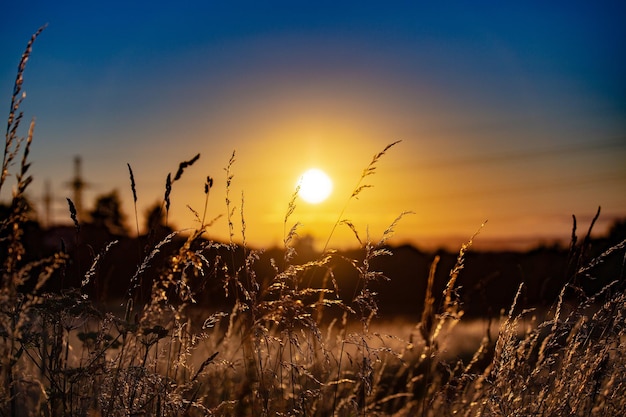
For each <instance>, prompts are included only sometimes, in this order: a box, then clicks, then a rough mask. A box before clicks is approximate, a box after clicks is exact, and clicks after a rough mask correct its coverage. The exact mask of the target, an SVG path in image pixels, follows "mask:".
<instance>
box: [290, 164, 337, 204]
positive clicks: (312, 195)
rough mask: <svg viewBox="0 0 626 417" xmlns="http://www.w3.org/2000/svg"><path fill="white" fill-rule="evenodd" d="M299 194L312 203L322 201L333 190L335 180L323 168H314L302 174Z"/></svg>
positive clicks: (299, 182)
mask: <svg viewBox="0 0 626 417" xmlns="http://www.w3.org/2000/svg"><path fill="white" fill-rule="evenodd" d="M298 185H299V186H300V192H299V195H300V197H302V199H303V200H304V201H306V202H308V203H311V204H317V203H321V202H322V201H324V200H326V199H327V198H328V196H329V195H330V193H331V191H332V190H333V182H332V181H331V179H330V177H329V176H328V175H326V173H325V172H324V171H322V170H319V169H316V168H312V169H309V170H308V171H306V172H305V173H304V174H302V175H301V176H300V180H299V181H298Z"/></svg>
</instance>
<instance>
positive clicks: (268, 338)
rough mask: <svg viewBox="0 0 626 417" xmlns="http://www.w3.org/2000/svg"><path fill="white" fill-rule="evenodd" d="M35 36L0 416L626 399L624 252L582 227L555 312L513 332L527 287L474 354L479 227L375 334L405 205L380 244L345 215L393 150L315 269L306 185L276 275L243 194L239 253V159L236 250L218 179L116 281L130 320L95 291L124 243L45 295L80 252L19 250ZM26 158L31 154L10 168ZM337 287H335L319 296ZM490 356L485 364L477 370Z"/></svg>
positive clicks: (6, 258) (564, 411) (479, 411)
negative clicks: (404, 322)
mask: <svg viewBox="0 0 626 417" xmlns="http://www.w3.org/2000/svg"><path fill="white" fill-rule="evenodd" d="M40 32H41V30H40V31H38V32H37V33H36V34H35V35H34V36H33V38H32V39H31V41H30V42H29V43H28V46H27V48H26V52H25V53H24V55H23V56H22V60H21V61H20V65H19V66H18V77H17V79H16V85H15V87H14V93H13V96H12V100H11V110H10V113H9V121H8V128H7V134H6V136H5V151H4V157H3V165H2V169H3V171H2V178H0V189H1V188H2V186H3V185H4V184H5V180H6V178H8V176H9V175H10V174H9V171H10V170H11V169H16V171H17V172H16V173H15V179H16V181H17V186H16V188H15V190H16V192H15V194H14V195H13V200H12V204H11V210H10V212H9V215H8V217H7V218H6V219H2V222H1V223H0V232H1V235H0V237H2V238H3V240H2V241H0V242H2V245H0V250H1V251H2V252H1V253H2V257H0V259H2V271H1V272H2V287H1V288H0V352H1V353H2V358H1V359H0V374H1V375H0V376H1V378H2V381H3V384H2V386H0V414H1V415H7V416H12V417H13V416H15V417H21V416H26V415H47V416H54V417H56V416H66V415H106V416H114V417H116V416H133V415H154V416H159V417H160V416H168V417H169V416H177V415H185V416H190V417H192V416H201V415H202V416H204V415H214V416H238V415H261V416H271V415H306V416H311V417H314V416H327V415H332V416H337V417H339V416H341V417H344V416H352V415H362V416H395V417H402V416H412V415H419V414H421V415H424V416H435V415H462V416H488V415H510V416H525V415H575V416H587V415H618V414H619V413H620V412H621V411H623V410H624V409H626V400H625V398H626V379H625V378H626V354H625V353H624V352H626V349H624V341H626V296H625V295H624V294H625V287H624V281H623V272H619V273H618V272H617V271H608V272H607V271H604V270H602V269H601V266H602V265H603V264H605V263H606V261H607V260H608V259H610V258H612V257H614V256H616V255H621V256H624V252H626V240H624V241H622V242H621V243H617V244H613V245H612V246H611V247H610V248H609V249H608V250H606V251H604V252H603V253H601V254H600V255H599V256H597V257H596V258H594V259H587V255H588V253H589V251H588V245H589V244H590V243H591V240H590V239H589V238H588V237H587V238H585V239H584V240H583V242H581V243H578V241H577V239H576V233H575V228H576V225H574V231H573V233H572V245H571V252H572V265H573V266H575V270H573V271H571V272H572V277H575V278H576V279H572V280H569V281H567V284H566V285H565V286H564V287H563V290H562V291H561V293H560V295H559V297H558V299H557V300H555V303H554V305H553V307H552V309H551V310H550V311H549V313H548V315H547V316H546V317H545V319H538V320H535V321H534V322H533V323H534V325H533V326H530V327H529V328H526V329H522V330H523V331H520V330H521V329H520V327H521V325H522V323H523V321H524V320H525V318H526V316H527V315H529V314H536V312H535V311H534V310H531V309H525V308H524V306H523V305H522V304H523V303H522V302H523V297H522V294H523V287H522V286H520V288H519V290H518V292H517V294H516V295H515V297H514V299H513V300H512V305H511V308H510V309H509V311H508V314H503V317H501V323H500V325H499V332H498V335H497V338H496V340H495V341H492V340H491V339H490V338H491V333H490V327H491V324H490V323H489V324H488V325H487V330H486V334H485V335H484V337H483V339H482V341H481V342H480V345H479V346H478V348H477V349H476V350H475V351H474V352H472V354H471V355H469V357H468V358H467V359H462V358H455V357H454V358H449V357H447V356H446V355H448V353H447V352H446V341H447V340H448V338H449V335H450V334H451V332H452V331H453V330H454V331H457V330H458V327H459V324H460V323H461V320H465V318H464V317H463V305H462V303H461V301H462V300H461V298H460V297H461V292H460V291H459V288H460V285H459V281H462V279H461V275H460V274H461V273H462V270H463V267H464V265H465V261H466V255H467V253H468V250H469V249H470V246H471V243H472V241H473V239H474V238H475V237H476V234H475V235H474V236H472V238H471V239H470V241H469V242H468V243H467V244H465V245H463V246H462V247H461V249H460V251H459V253H458V256H457V258H456V263H455V265H454V267H453V268H452V270H451V271H450V273H449V274H448V276H447V280H446V284H445V285H444V286H443V288H441V293H438V291H439V289H438V284H437V283H436V279H435V275H436V272H437V268H438V267H440V265H441V263H442V262H441V259H440V258H439V257H435V258H434V260H433V262H432V264H431V268H430V271H429V272H428V276H427V277H424V278H425V279H426V281H427V282H426V291H425V298H424V301H423V309H422V311H421V315H420V317H419V320H418V322H417V323H416V324H415V325H413V324H411V325H410V326H409V328H410V329H412V330H409V333H408V334H407V335H406V337H405V335H402V334H400V335H398V334H395V335H391V334H389V335H386V334H382V333H379V332H377V331H376V329H375V328H374V326H375V325H376V321H375V317H376V316H377V314H378V304H377V302H378V301H377V297H376V293H375V291H374V289H373V288H374V287H373V286H372V284H373V283H374V282H377V281H384V280H385V276H384V274H383V271H378V270H376V269H375V268H374V263H373V260H374V259H375V258H377V257H380V256H388V255H392V252H391V251H390V250H389V248H388V247H387V246H386V245H387V243H388V239H389V238H390V237H391V235H392V234H393V231H394V229H395V227H396V226H397V224H398V222H399V221H400V220H401V219H402V217H403V216H405V215H407V214H408V212H405V213H402V214H401V215H400V216H398V217H397V218H396V219H395V220H394V221H393V222H392V224H391V225H390V226H389V227H388V228H387V229H386V230H385V231H384V232H383V236H382V238H381V239H380V240H379V241H377V242H371V241H370V238H369V236H368V235H367V234H366V236H365V238H364V239H361V236H360V235H359V233H358V231H357V229H356V227H355V226H354V224H352V223H351V222H350V221H349V220H346V219H344V215H345V212H346V211H347V207H348V205H349V203H350V201H351V200H352V199H354V198H357V197H358V196H359V195H360V193H361V192H362V191H363V190H364V189H365V188H369V187H370V186H371V185H369V184H365V183H364V182H365V179H366V178H367V177H368V176H370V175H372V174H374V173H375V170H376V166H377V163H378V161H379V159H380V158H381V157H382V156H383V155H384V154H385V153H386V152H387V151H388V150H389V149H390V148H391V147H393V146H395V145H396V144H397V143H398V142H394V143H392V144H390V145H388V146H387V147H385V148H384V149H383V151H381V152H379V153H377V154H375V155H374V157H373V158H372V160H371V162H370V164H369V165H368V166H367V167H366V169H364V170H363V172H362V173H361V177H360V178H359V180H358V181H357V184H356V186H355V188H354V190H353V192H352V194H351V195H350V196H349V197H348V199H347V201H346V204H345V205H344V207H343V208H342V210H341V212H340V213H339V216H338V219H337V221H336V222H335V224H334V226H333V229H332V230H331V233H330V234H329V236H328V238H327V240H326V243H325V245H324V248H323V251H322V253H321V255H320V256H319V258H317V259H315V260H313V261H308V262H304V263H298V262H297V258H296V256H295V255H296V254H295V248H294V244H293V240H294V238H295V237H296V236H297V228H298V225H299V223H298V222H296V223H295V224H294V225H293V226H292V227H289V222H290V221H291V219H292V216H293V214H294V211H295V199H296V196H297V192H298V190H296V193H295V194H294V196H292V199H291V200H290V202H289V203H288V207H287V213H286V215H285V218H284V223H283V245H284V247H283V248H282V249H283V252H284V253H282V254H281V255H280V256H282V260H281V259H280V258H279V259H278V262H277V261H276V260H274V259H271V260H270V261H268V263H269V264H270V268H269V270H268V269H266V270H263V269H262V268H260V269H257V267H261V266H262V265H259V263H260V262H261V257H260V255H259V251H255V250H253V249H250V248H248V247H247V243H246V222H245V220H244V211H243V207H244V196H243V193H242V195H241V208H240V210H241V238H242V241H243V247H240V246H239V245H237V244H235V241H234V240H235V232H234V221H233V215H234V210H235V208H234V207H232V203H231V201H230V191H231V182H232V179H233V173H232V167H233V164H234V160H235V154H234V152H233V154H232V156H231V158H230V160H229V162H228V166H227V168H226V169H225V170H226V182H227V186H226V209H227V214H226V215H227V217H228V232H229V241H228V243H225V244H221V243H219V242H215V241H211V240H210V239H205V238H204V236H205V235H206V230H207V228H208V227H210V226H211V225H212V224H213V221H211V222H208V223H206V221H205V220H206V218H207V217H206V216H207V203H208V198H209V194H210V189H211V188H212V179H211V177H207V180H206V182H205V183H204V190H205V203H204V210H203V212H202V214H201V215H200V214H198V215H197V218H198V220H199V225H198V227H197V228H196V229H195V230H192V231H190V232H187V233H186V234H185V233H183V232H184V231H174V232H172V233H170V234H169V235H168V236H166V237H165V238H163V239H162V240H161V241H160V242H158V243H156V244H153V246H152V247H151V248H149V249H147V250H146V251H145V254H143V259H142V260H141V262H140V263H139V265H138V266H137V268H136V269H135V270H134V273H131V274H132V276H130V277H123V278H124V279H126V280H127V282H128V291H127V293H126V296H125V299H124V300H123V301H122V305H124V306H125V311H124V312H123V314H121V316H119V317H118V315H117V314H116V313H115V312H113V311H106V310H107V308H109V307H110V305H106V304H102V303H100V305H98V306H96V305H95V304H94V303H92V301H91V300H90V299H89V297H87V294H86V291H87V290H88V289H89V287H90V286H92V285H93V283H94V281H96V280H98V279H102V278H103V277H101V276H100V275H99V274H101V272H100V268H101V267H102V266H103V265H104V264H105V263H106V261H107V258H108V257H109V256H112V255H111V254H110V251H109V250H110V249H111V247H112V245H113V244H115V242H111V243H108V245H105V246H104V247H103V250H102V251H101V252H100V254H99V255H96V256H95V257H94V259H93V260H92V261H91V262H89V263H88V265H89V267H88V269H87V271H84V274H83V275H82V276H81V279H80V280H79V282H81V284H82V285H80V286H79V288H77V289H74V290H67V289H65V290H63V291H61V292H51V291H49V290H48V289H47V285H48V284H49V283H50V282H51V281H54V280H59V279H62V278H63V276H64V274H63V270H62V268H64V265H65V264H66V263H69V262H80V259H77V260H74V259H72V257H71V256H70V254H69V253H66V252H65V251H63V252H60V253H57V254H54V255H52V256H49V257H45V258H41V259H36V260H34V261H28V260H26V257H25V255H28V254H29V253H28V252H27V249H26V247H25V246H24V244H23V243H22V239H23V236H24V233H25V232H24V229H25V222H26V207H25V205H24V204H22V203H23V202H24V200H23V199H24V197H25V193H26V192H27V190H28V187H29V185H30V184H31V181H32V180H31V177H30V176H29V166H30V164H29V161H28V159H29V157H30V154H29V151H30V146H31V142H32V139H33V135H34V122H32V123H31V125H30V127H29V129H28V133H27V136H26V138H25V139H20V138H19V135H18V128H19V123H20V120H21V119H22V117H23V116H22V113H21V112H20V105H21V103H22V100H23V96H22V95H21V88H22V82H23V71H24V68H25V63H26V61H27V60H28V58H29V56H30V52H31V50H32V44H33V42H34V40H35V39H36V37H37V36H38V35H39V33H40ZM20 152H22V155H21V162H20V164H19V165H18V166H17V167H15V168H14V162H15V161H16V160H18V158H19V157H20ZM198 159H199V154H198V155H196V156H195V157H193V158H192V159H190V160H188V161H183V162H181V163H180V164H179V167H178V170H177V171H176V173H175V174H174V175H172V174H171V173H170V174H169V175H168V176H167V180H166V183H165V195H164V199H163V204H162V207H164V208H165V210H166V217H167V212H169V208H170V204H171V201H170V197H171V191H172V185H173V183H175V182H176V181H178V180H179V179H180V178H181V176H182V175H183V173H184V171H185V170H186V169H187V168H188V167H190V166H191V165H192V164H194V163H195V162H196V161H197V160H198ZM128 169H129V175H130V182H131V190H132V192H133V200H134V203H135V222H136V226H137V215H136V202H137V190H136V184H135V177H134V174H133V171H132V169H131V167H130V165H128ZM68 204H69V207H70V216H71V217H72V220H73V221H74V224H75V229H76V238H77V239H78V233H79V232H80V231H81V230H80V226H79V222H78V220H79V219H77V217H76V216H77V214H76V212H75V211H76V209H75V207H73V204H72V202H71V200H69V201H68ZM574 219H575V218H574ZM595 220H596V219H595V218H594V220H593V222H592V224H591V226H590V229H591V227H593V224H594V223H595ZM338 225H346V226H348V227H349V228H350V229H351V230H352V231H353V233H354V235H355V237H356V238H357V240H358V241H359V244H360V245H361V249H362V251H363V253H362V254H361V255H362V258H360V259H354V257H349V256H348V255H342V254H340V253H338V252H336V251H333V250H331V249H330V242H331V238H332V236H333V234H334V231H335V228H336V227H337V226H338ZM481 227H482V226H481ZM137 229H138V227H137ZM85 230H86V229H85ZM479 230H480V229H479ZM83 233H86V232H83ZM589 234H590V232H587V236H589ZM88 238H89V236H81V240H82V239H88ZM121 243H122V242H120V243H118V245H121ZM237 251H239V252H237ZM236 253H237V256H235V254H236ZM242 253H243V256H242V257H241V256H240V255H241V254H242ZM104 255H106V256H104ZM356 258H358V256H357V257H356ZM281 261H282V267H279V266H278V264H280V263H281ZM339 261H341V262H343V263H345V264H347V265H348V266H349V267H350V268H351V272H350V273H353V274H354V275H355V276H356V279H357V283H356V287H355V288H354V290H353V291H352V288H349V290H350V291H351V292H349V293H348V294H352V297H351V298H348V299H345V300H344V299H341V298H340V297H339V295H340V294H342V291H341V288H340V284H341V283H342V279H343V276H335V274H339V268H337V264H336V262H339ZM320 269H322V270H324V277H323V279H322V283H323V284H322V286H321V288H315V287H313V286H312V282H313V281H312V279H309V280H308V284H306V281H307V280H306V279H305V277H309V278H310V277H311V276H312V275H313V274H315V273H316V272H317V271H319V270H320ZM260 271H263V272H260ZM268 271H269V272H268ZM261 273H262V274H264V275H263V276H258V275H257V274H261ZM599 274H615V276H613V277H612V279H610V280H608V283H607V284H606V285H604V286H603V287H602V288H601V289H600V290H599V291H597V292H596V293H592V294H587V293H585V291H584V290H583V289H582V288H580V287H579V286H578V285H579V284H580V283H581V281H582V280H587V279H598V278H599V276H598V275H599ZM31 278H36V279H37V280H36V283H35V285H34V286H33V289H32V290H29V289H27V287H26V286H25V284H26V283H27V282H28V280H29V279H31ZM257 281H258V282H257ZM329 281H330V282H332V285H333V286H334V289H332V290H331V289H328V288H326V287H327V285H328V283H329ZM61 284H63V282H61ZM144 285H148V286H149V288H148V291H149V292H150V296H149V298H148V299H147V300H145V303H144V304H142V303H140V302H139V301H140V300H139V299H138V300H137V301H135V294H134V291H135V290H136V289H137V287H138V286H139V287H143V286H144ZM208 286H213V287H216V288H217V290H215V291H213V292H211V293H210V297H206V294H202V293H201V291H198V289H199V288H205V287H208ZM220 291H221V292H220ZM328 294H334V296H335V298H334V299H333V298H332V297H330V296H329V295H328ZM201 297H206V298H201ZM576 297H578V298H576ZM438 299H439V300H441V301H440V303H439V304H438V308H436V307H435V305H436V304H437V300H438ZM116 302H117V303H118V304H119V300H117V301H116ZM118 304H116V305H118ZM331 307H332V309H331ZM323 308H328V309H329V318H326V320H327V321H329V323H328V324H325V321H324V320H322V309H323ZM334 309H336V312H335V310H334ZM517 311H520V312H519V313H517ZM314 313H317V316H316V318H313V316H314ZM330 313H333V314H334V315H332V314H330ZM455 325H456V326H457V327H455ZM323 335H324V336H323ZM485 358H488V359H489V360H488V361H487V363H486V364H483V359H485Z"/></svg>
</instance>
